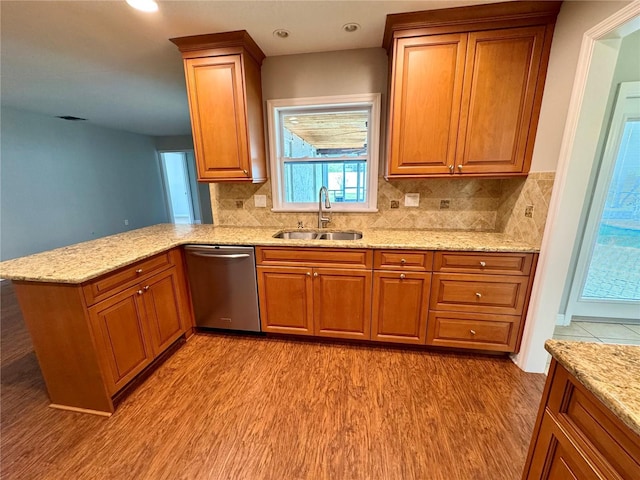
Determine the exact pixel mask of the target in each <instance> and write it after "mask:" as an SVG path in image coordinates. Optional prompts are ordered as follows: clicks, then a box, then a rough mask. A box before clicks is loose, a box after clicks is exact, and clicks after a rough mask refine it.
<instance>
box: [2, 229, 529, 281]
mask: <svg viewBox="0 0 640 480" xmlns="http://www.w3.org/2000/svg"><path fill="white" fill-rule="evenodd" d="M280 230H283V228H279V227H223V226H214V225H173V224H160V225H154V226H151V227H145V228H140V229H137V230H131V231H128V232H125V233H119V234H116V235H110V236H108V237H104V238H99V239H96V240H90V241H87V242H82V243H77V244H75V245H70V246H68V247H62V248H57V249H54V250H49V251H46V252H41V253H37V254H34V255H29V256H26V257H21V258H16V259H13V260H7V261H5V262H2V263H0V277H1V278H6V279H10V280H22V281H33V282H54V283H71V284H80V283H84V282H86V281H88V280H91V279H93V278H96V277H99V276H100V275H103V274H105V273H108V272H111V271H113V270H116V269H118V268H120V267H124V266H126V265H130V264H131V263H134V262H136V261H138V260H142V259H144V258H147V257H151V256H153V255H156V254H158V253H162V252H164V251H167V250H169V249H171V248H174V247H178V246H180V245H186V244H214V245H264V246H283V247H284V246H289V247H325V248H327V247H329V248H330V247H334V248H393V249H420V250H459V251H477V252H537V251H538V249H539V247H538V246H537V245H533V244H528V243H523V242H517V241H514V240H513V239H511V238H510V237H508V236H507V235H504V234H502V233H492V232H469V231H442V230H415V229H414V230H402V229H398V230H395V229H367V230H362V233H363V237H362V238H361V239H359V240H289V239H287V240H285V239H278V238H273V235H274V234H275V233H276V232H278V231H280ZM327 231H331V229H327Z"/></svg>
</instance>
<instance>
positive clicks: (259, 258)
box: [256, 247, 373, 269]
mask: <svg viewBox="0 0 640 480" xmlns="http://www.w3.org/2000/svg"><path fill="white" fill-rule="evenodd" d="M256 263H257V264H258V265H280V266H300V265H305V266H320V267H341V268H369V269H370V268H371V265H372V264H373V253H372V251H371V250H367V249H356V248H354V249H351V248H344V249H343V248H304V247H303V248H286V247H284V248H280V247H275V248H273V247H256Z"/></svg>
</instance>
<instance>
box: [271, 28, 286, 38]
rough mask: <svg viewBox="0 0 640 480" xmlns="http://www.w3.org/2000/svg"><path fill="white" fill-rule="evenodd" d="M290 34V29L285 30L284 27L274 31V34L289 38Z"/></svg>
mask: <svg viewBox="0 0 640 480" xmlns="http://www.w3.org/2000/svg"><path fill="white" fill-rule="evenodd" d="M289 35H290V33H289V30H285V29H284V28H279V29H278V30H274V31H273V36H274V37H278V38H288V37H289Z"/></svg>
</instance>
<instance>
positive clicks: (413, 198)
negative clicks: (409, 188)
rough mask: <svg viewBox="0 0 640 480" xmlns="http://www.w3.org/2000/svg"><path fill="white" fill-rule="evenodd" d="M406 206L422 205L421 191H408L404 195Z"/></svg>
mask: <svg viewBox="0 0 640 480" xmlns="http://www.w3.org/2000/svg"><path fill="white" fill-rule="evenodd" d="M404 206H405V207H419V206H420V194H419V193H406V194H405V195H404Z"/></svg>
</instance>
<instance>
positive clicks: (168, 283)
mask: <svg viewBox="0 0 640 480" xmlns="http://www.w3.org/2000/svg"><path fill="white" fill-rule="evenodd" d="M14 284H15V289H16V294H17V296H18V301H19V302H20V306H21V309H22V313H23V317H24V319H25V323H26V324H27V328H28V329H29V333H30V334H31V339H32V341H33V345H34V350H35V351H36V356H37V358H38V362H39V364H40V369H41V371H42V374H43V377H44V379H45V382H46V384H47V391H48V393H49V398H50V399H51V406H53V407H56V408H62V409H68V410H77V411H83V412H91V413H100V414H110V413H112V412H113V411H114V406H113V397H114V396H115V395H116V394H117V393H118V392H119V391H120V390H122V388H124V387H125V386H126V385H127V383H129V382H130V381H131V380H132V379H133V378H134V377H135V376H136V375H138V374H139V373H140V372H141V371H142V370H143V369H144V368H145V367H147V366H148V365H149V364H150V363H151V362H152V361H153V360H155V359H156V358H157V357H158V356H159V355H160V354H161V353H162V352H163V351H165V350H166V349H167V348H168V347H169V346H170V345H171V344H172V343H173V342H175V341H176V340H177V339H178V338H179V337H181V336H183V335H188V334H190V333H191V329H192V326H193V316H192V314H191V308H190V305H189V301H188V292H187V286H186V278H185V274H184V265H183V262H182V252H181V251H180V249H173V250H170V251H168V252H164V253H162V254H160V255H158V256H156V257H151V258H149V259H145V260H142V261H140V262H137V263H135V264H133V265H130V266H127V267H123V268H122V269H119V270H117V271H115V272H112V273H108V274H106V275H104V276H102V277H100V278H97V279H95V280H91V281H89V282H87V283H85V284H82V285H70V284H52V283H34V282H14Z"/></svg>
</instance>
